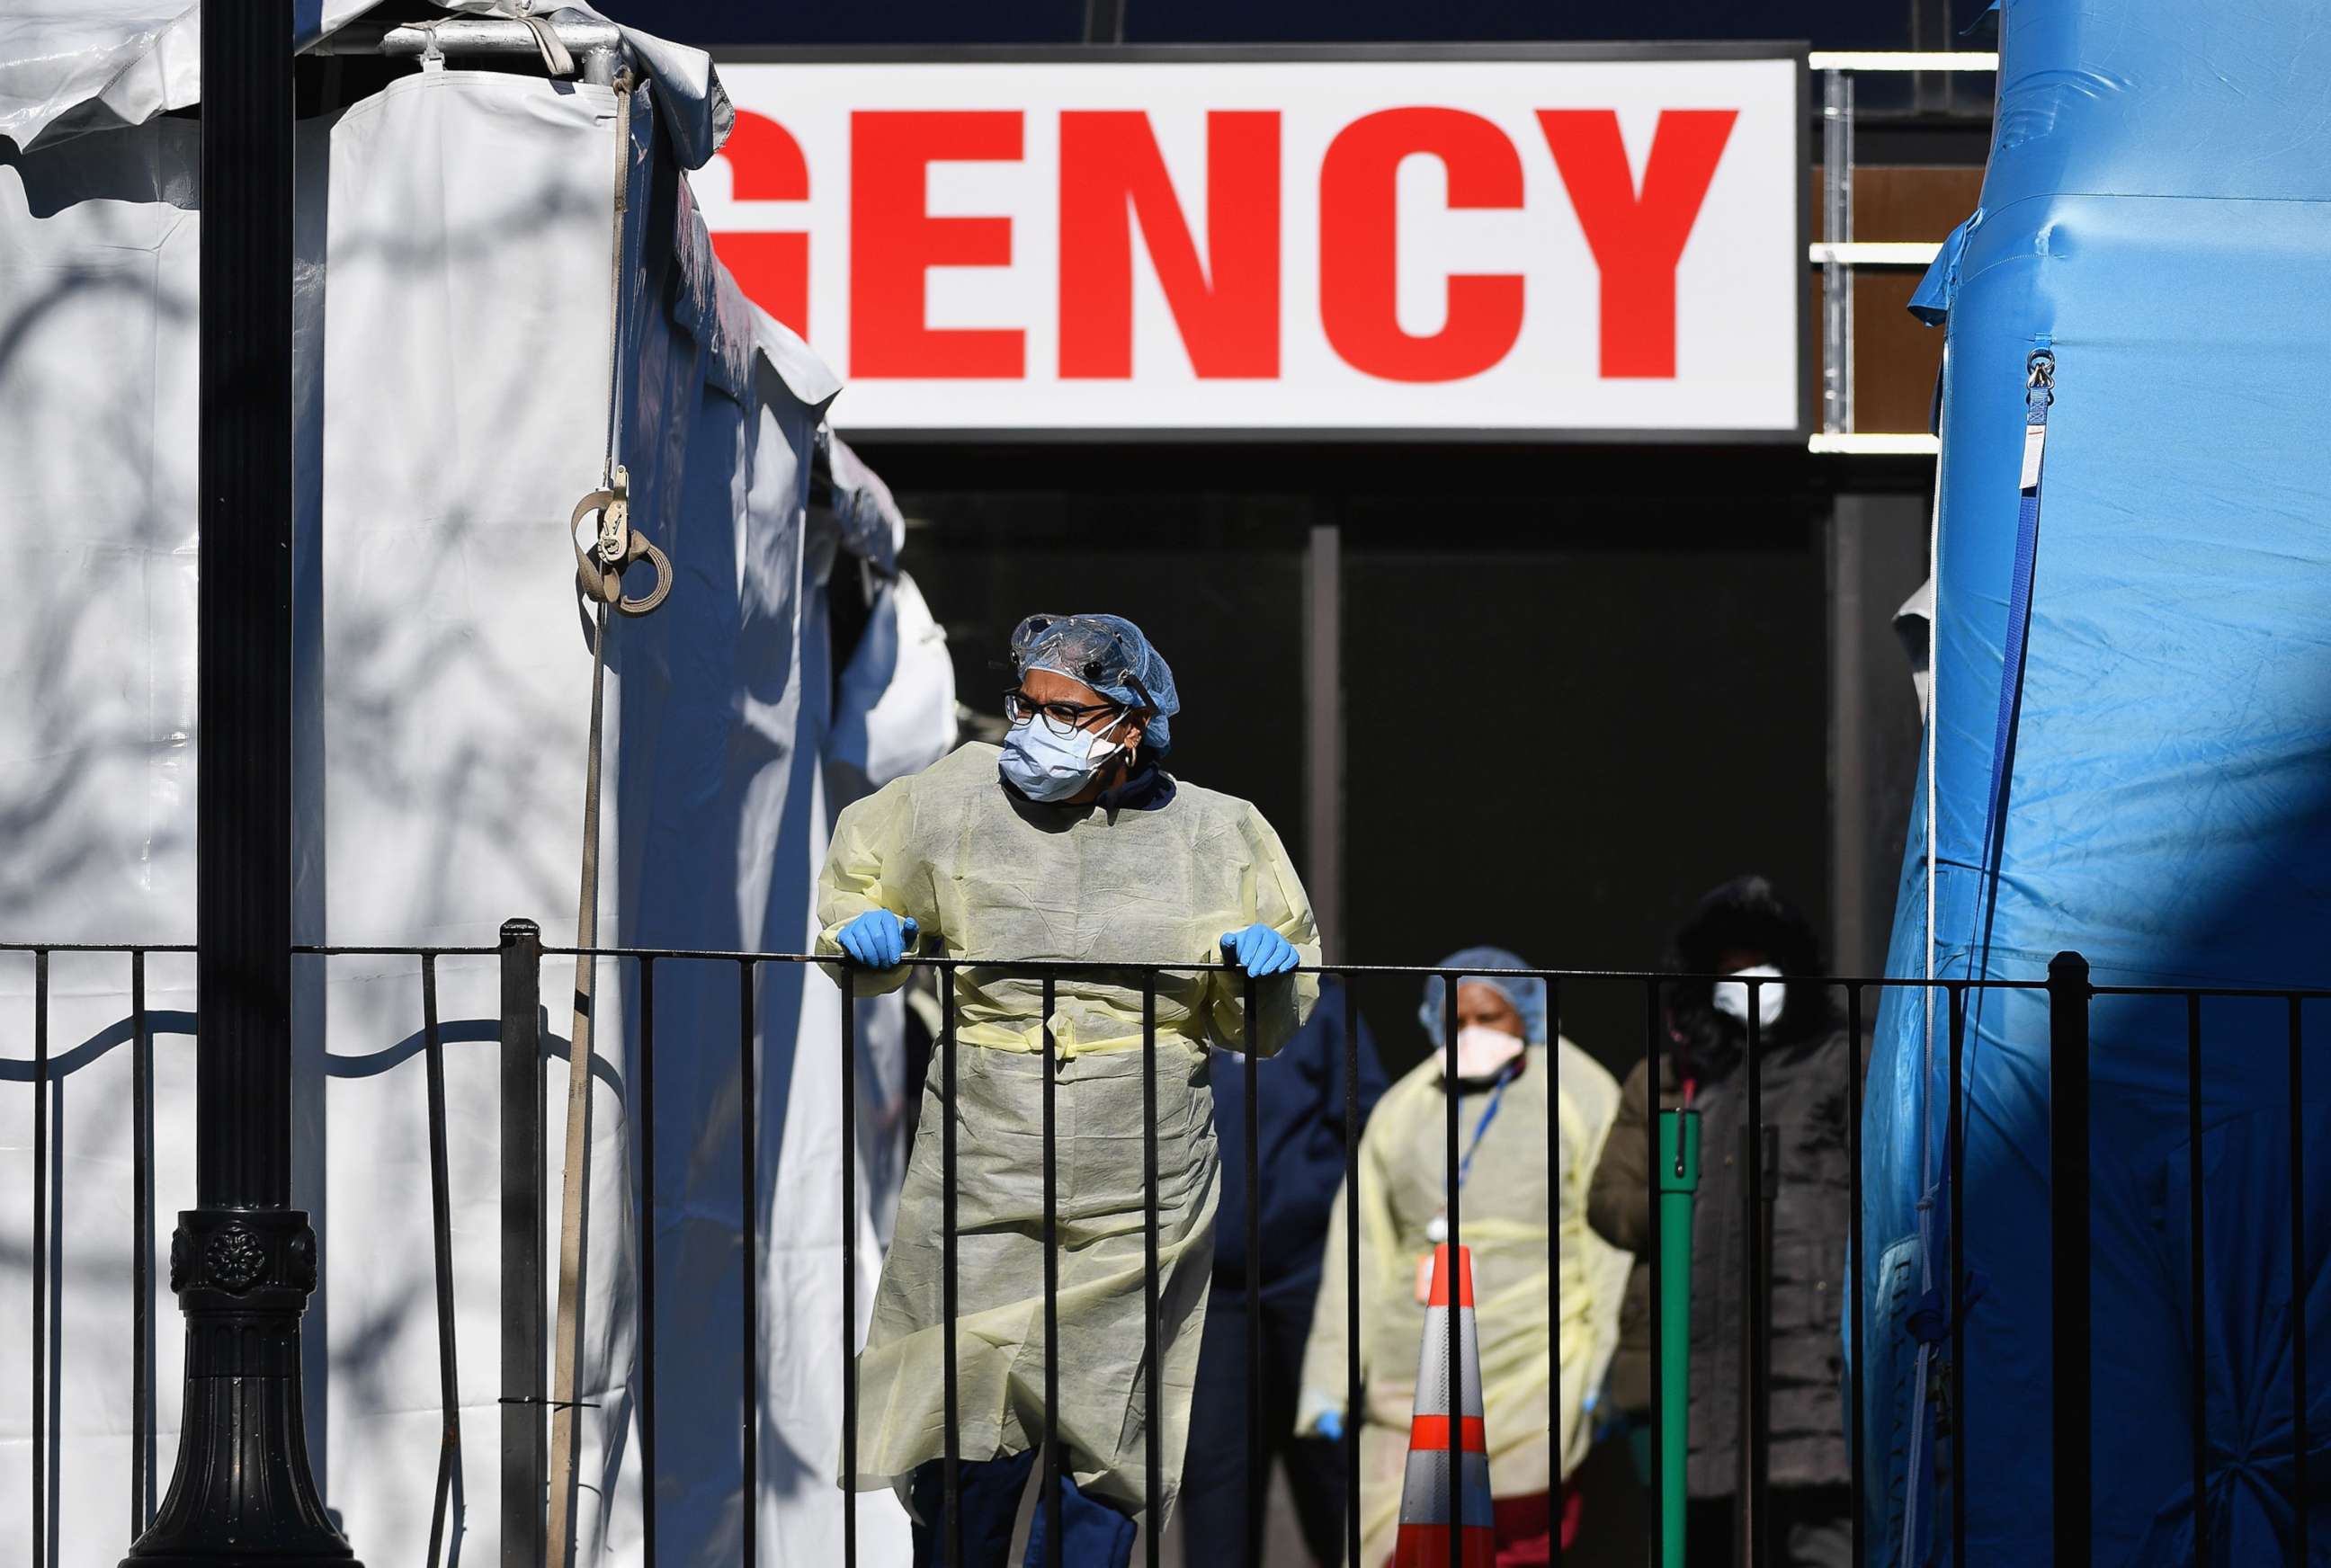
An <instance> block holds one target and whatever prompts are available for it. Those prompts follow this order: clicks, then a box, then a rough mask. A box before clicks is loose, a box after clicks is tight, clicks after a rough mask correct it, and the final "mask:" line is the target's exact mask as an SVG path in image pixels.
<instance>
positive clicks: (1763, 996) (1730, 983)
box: [1716, 964, 1789, 1029]
mask: <svg viewBox="0 0 2331 1568" xmlns="http://www.w3.org/2000/svg"><path fill="white" fill-rule="evenodd" d="M1732 973H1733V974H1736V975H1740V976H1744V977H1746V976H1750V975H1754V976H1755V977H1757V978H1760V979H1764V980H1778V979H1780V977H1781V972H1780V971H1779V970H1778V969H1775V968H1774V967H1773V966H1772V965H1769V964H1755V965H1750V966H1749V967H1747V968H1746V969H1736V970H1734V971H1733V972H1732ZM1788 993H1789V988H1788V987H1787V986H1785V985H1760V986H1758V987H1757V988H1756V1023H1757V1026H1758V1027H1759V1028H1760V1029H1770V1028H1772V1027H1773V1025H1774V1024H1775V1023H1778V1022H1780V1021H1781V1009H1782V1007H1783V1006H1784V1004H1785V1003H1787V1002H1788V999H1789V996H1788ZM1716 1011H1717V1012H1728V1013H1730V1014H1731V1015H1732V1016H1733V1017H1735V1018H1736V1019H1738V1020H1739V1021H1740V1022H1741V1025H1742V1027H1744V1028H1745V1027H1746V1025H1747V1022H1748V987H1747V985H1746V984H1744V982H1743V980H1719V981H1717V983H1716Z"/></svg>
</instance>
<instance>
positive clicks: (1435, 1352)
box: [1392, 1242, 1498, 1568]
mask: <svg viewBox="0 0 2331 1568" xmlns="http://www.w3.org/2000/svg"><path fill="white" fill-rule="evenodd" d="M1449 1297H1450V1291H1449V1246H1448V1243H1446V1242H1443V1243H1441V1245H1440V1246H1438V1247H1435V1248H1434V1249H1433V1250H1432V1297H1431V1298H1430V1299H1429V1301H1428V1302H1427V1304H1426V1306H1425V1308H1424V1345H1423V1348H1422V1351H1420V1352H1419V1354H1418V1356H1417V1363H1416V1411H1415V1414H1414V1415H1413V1417H1411V1419H1410V1421H1409V1428H1408V1474H1407V1476H1406V1477H1405V1478H1404V1479H1403V1482H1402V1486H1401V1492H1400V1539H1399V1541H1398V1542H1397V1543H1396V1544H1394V1547H1393V1553H1392V1561H1393V1568H1449V1561H1450V1558H1449V1532H1450V1531H1451V1530H1452V1529H1453V1530H1456V1531H1457V1533H1458V1535H1459V1541H1458V1551H1459V1555H1458V1557H1457V1561H1458V1562H1459V1563H1462V1564H1463V1565H1464V1568H1491V1565H1492V1564H1493V1563H1496V1562H1497V1558H1498V1532H1497V1524H1496V1520H1495V1517H1494V1516H1493V1513H1492V1509H1491V1506H1490V1502H1489V1443H1488V1441H1487V1440H1486V1438H1485V1436H1484V1433H1483V1430H1482V1425H1481V1343H1480V1340H1479V1338H1478V1337H1476V1336H1475V1335H1474V1332H1473V1259H1472V1254H1471V1253H1470V1252H1469V1251H1468V1250H1466V1249H1464V1248H1462V1247H1460V1248H1458V1249H1457V1291H1456V1297H1457V1303H1456V1305H1457V1343H1458V1352H1459V1354H1460V1358H1461V1360H1460V1364H1461V1366H1462V1367H1463V1369H1464V1374H1465V1383H1464V1387H1463V1389H1462V1390H1460V1391H1457V1392H1458V1398H1457V1399H1456V1400H1455V1401H1453V1402H1454V1403H1457V1404H1458V1405H1459V1406H1460V1411H1459V1413H1460V1416H1461V1417H1462V1419H1461V1420H1460V1421H1458V1423H1457V1446H1458V1449H1459V1450H1460V1452H1459V1454H1458V1456H1457V1457H1458V1460H1459V1465H1460V1476H1459V1484H1458V1486H1457V1487H1456V1488H1455V1491H1456V1495H1457V1497H1459V1498H1460V1499H1461V1502H1462V1510H1461V1514H1458V1515H1457V1516H1452V1512H1453V1511H1452V1509H1451V1506H1450V1493H1451V1487H1450V1485H1449V1420H1450V1409H1449V1407H1450V1405H1451V1403H1452V1400H1451V1397H1450V1396H1451V1389H1450V1387H1449V1306H1450V1301H1449Z"/></svg>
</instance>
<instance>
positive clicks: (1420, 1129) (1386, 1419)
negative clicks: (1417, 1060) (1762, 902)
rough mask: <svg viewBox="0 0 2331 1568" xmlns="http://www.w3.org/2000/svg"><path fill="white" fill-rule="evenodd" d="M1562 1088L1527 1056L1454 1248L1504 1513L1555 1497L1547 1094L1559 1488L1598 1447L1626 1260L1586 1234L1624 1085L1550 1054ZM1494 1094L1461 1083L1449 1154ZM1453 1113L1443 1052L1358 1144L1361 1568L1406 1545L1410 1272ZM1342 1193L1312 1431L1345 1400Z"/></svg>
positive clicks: (1318, 1343)
mask: <svg viewBox="0 0 2331 1568" xmlns="http://www.w3.org/2000/svg"><path fill="white" fill-rule="evenodd" d="M1556 1061H1557V1063H1558V1072H1557V1074H1556V1078H1558V1080H1559V1082H1558V1085H1550V1084H1549V1081H1548V1074H1547V1073H1546V1048H1545V1047H1544V1046H1537V1045H1533V1046H1531V1047H1530V1048H1529V1050H1528V1052H1527V1067H1526V1068H1525V1069H1524V1070H1523V1072H1522V1074H1521V1076H1520V1077H1518V1078H1517V1079H1514V1081H1513V1082H1512V1084H1511V1085H1510V1086H1508V1088H1507V1090H1506V1093H1505V1098H1504V1100H1503V1102H1502V1103H1501V1104H1500V1105H1499V1107H1498V1115H1497V1118H1496V1119H1495V1120H1494V1121H1492V1122H1491V1123H1490V1124H1489V1129H1488V1130H1487V1131H1486V1132H1485V1133H1484V1134H1483V1135H1482V1136H1481V1140H1480V1143H1479V1146H1478V1148H1476V1150H1475V1153H1474V1155H1473V1164H1472V1171H1471V1174H1470V1175H1469V1176H1468V1177H1467V1178H1466V1181H1465V1189H1464V1193H1463V1199H1464V1202H1463V1206H1462V1214H1461V1216H1460V1218H1461V1221H1462V1227H1463V1234H1462V1236H1461V1238H1460V1239H1461V1240H1462V1241H1463V1242H1464V1244H1465V1247H1466V1250H1468V1251H1470V1252H1471V1254H1472V1255H1473V1300H1474V1323H1475V1330H1476V1336H1477V1339H1478V1341H1479V1346H1480V1354H1481V1404H1482V1412H1483V1415H1484V1416H1485V1418H1486V1432H1485V1437H1486V1440H1487V1441H1488V1444H1489V1489H1490V1492H1491V1495H1493V1496H1495V1497H1528V1496H1530V1495H1532V1494H1534V1493H1538V1492H1544V1491H1547V1490H1549V1489H1551V1478H1552V1476H1553V1475H1554V1473H1555V1470H1554V1466H1553V1465H1552V1463H1551V1462H1550V1451H1549V1444H1548V1442H1547V1422H1548V1414H1549V1395H1550V1393H1551V1392H1552V1386H1553V1356H1552V1354H1550V1353H1551V1352H1552V1350H1553V1349H1554V1340H1555V1337H1556V1335H1555V1325H1554V1323H1553V1322H1552V1320H1551V1318H1552V1307H1551V1303H1550V1302H1549V1300H1548V1294H1549V1293H1548V1289H1547V1285H1548V1281H1547V1278H1546V1267H1547V1257H1546V1243H1547V1226H1546V1217H1547V1209H1548V1204H1547V1195H1548V1191H1547V1180H1546V1176H1547V1173H1546V1117H1547V1115H1548V1109H1549V1107H1548V1105H1547V1098H1548V1090H1549V1088H1551V1087H1558V1088H1559V1089H1560V1093H1559V1094H1557V1095H1556V1096H1555V1099H1556V1105H1555V1107H1553V1108H1554V1114H1555V1115H1556V1118H1557V1119H1556V1133H1557V1137H1556V1152H1555V1157H1556V1178H1557V1180H1558V1182H1559V1187H1560V1192H1559V1196H1560V1208H1559V1214H1558V1223H1557V1229H1558V1231H1559V1232H1560V1235H1561V1239H1562V1245H1561V1268H1562V1276H1561V1302H1562V1307H1561V1311H1562V1324H1561V1334H1560V1350H1561V1361H1562V1397H1561V1401H1560V1403H1559V1405H1558V1406H1557V1407H1554V1408H1555V1409H1556V1411H1558V1413H1559V1415H1560V1418H1561V1428H1562V1452H1563V1462H1562V1466H1561V1473H1562V1474H1563V1475H1565V1476H1567V1475H1568V1474H1569V1473H1570V1470H1571V1468H1573V1467H1574V1466H1575V1464H1576V1463H1577V1462H1578V1460H1579V1459H1580V1458H1581V1457H1582V1456H1583V1455H1584V1452H1585V1449H1586V1447H1587V1444H1588V1442H1589V1440H1591V1436H1592V1433H1591V1431H1590V1430H1589V1426H1588V1423H1587V1421H1585V1419H1584V1410H1585V1406H1586V1402H1587V1397H1588V1395H1589V1394H1590V1393H1592V1392H1594V1390H1595V1389H1596V1388H1597V1387H1599V1385H1600V1384H1601V1383H1602V1381H1603V1373H1604V1372H1605V1371H1606V1370H1607V1368H1608V1367H1609V1365H1610V1362H1611V1355H1612V1353H1613V1350H1614V1349H1615V1348H1616V1346H1617V1345H1618V1336H1619V1302H1620V1297H1621V1296H1622V1294H1623V1292H1624V1290H1625V1288H1626V1280H1627V1269H1628V1266H1629V1263H1630V1261H1631V1259H1630V1258H1629V1256H1628V1254H1626V1253H1624V1252H1621V1251H1619V1250H1617V1249H1615V1248H1613V1247H1611V1246H1610V1245H1609V1244H1607V1243H1606V1242H1604V1241H1603V1240H1602V1239H1601V1238H1600V1237H1597V1236H1596V1235H1594V1232H1593V1231H1590V1230H1589V1229H1588V1228H1587V1225H1586V1187H1587V1183H1588V1181H1589V1180H1590V1179H1591V1177H1592V1176H1593V1174H1594V1163H1595V1161H1596V1160H1597V1159H1599V1158H1600V1157H1601V1156H1602V1153H1603V1137H1604V1136H1606V1135H1607V1134H1608V1132H1609V1131H1610V1127H1611V1123H1612V1120H1613V1117H1614V1116H1615V1115H1616V1113H1617V1110H1618V1104H1619V1086H1618V1084H1617V1083H1616V1082H1615V1081H1614V1080H1613V1079H1612V1077H1611V1075H1610V1074H1609V1073H1608V1072H1606V1071H1604V1070H1603V1068H1602V1066H1601V1065H1600V1064H1599V1063H1597V1062H1596V1061H1595V1060H1594V1058H1592V1057H1590V1056H1588V1055H1587V1054H1586V1053H1585V1052H1584V1051H1583V1050H1579V1048H1578V1047H1577V1046H1575V1045H1573V1044H1572V1043H1571V1042H1570V1041H1566V1040H1565V1041H1559V1042H1557V1054H1556ZM1488 1103H1489V1086H1487V1085H1480V1086H1474V1085H1470V1084H1469V1085H1467V1086H1466V1088H1465V1089H1464V1092H1463V1094H1462V1096H1461V1098H1460V1102H1459V1105H1458V1144H1459V1148H1460V1151H1461V1150H1462V1149H1463V1148H1464V1147H1466V1146H1467V1145H1470V1144H1471V1142H1472V1137H1473V1129H1474V1128H1475V1127H1476V1126H1478V1125H1479V1122H1480V1119H1481V1113H1482V1110H1483V1109H1484V1108H1485V1107H1486V1106H1487V1105H1488ZM1447 1116H1448V1098H1447V1096H1446V1094H1445V1093H1444V1091H1443V1088H1442V1079H1441V1058H1440V1055H1439V1053H1437V1052H1436V1053H1435V1054H1434V1055H1432V1056H1431V1057H1428V1058H1427V1059H1426V1060H1424V1061H1423V1062H1422V1064H1421V1065H1420V1066H1418V1067H1417V1068H1416V1069H1414V1070H1413V1071H1411V1072H1410V1073H1409V1074H1408V1075H1407V1076H1405V1077H1404V1078H1403V1079H1401V1080H1400V1081H1399V1082H1398V1083H1395V1084H1394V1085H1393V1087H1392V1088H1390V1089H1389V1090H1388V1091H1386V1093H1385V1095H1384V1098H1383V1099H1382V1100H1381V1101H1379V1102H1378V1103H1377V1106H1376V1108H1375V1114H1374V1115H1373V1116H1371V1117H1369V1118H1368V1126H1367V1131H1366V1132H1365V1134H1363V1135H1362V1136H1361V1139H1360V1155H1359V1179H1360V1187H1359V1204H1360V1225H1359V1230H1360V1267H1359V1288H1360V1381H1361V1387H1362V1392H1363V1397H1364V1400H1365V1409H1364V1410H1363V1411H1361V1412H1360V1419H1359V1420H1358V1421H1351V1420H1350V1418H1349V1416H1348V1413H1347V1414H1346V1425H1347V1427H1351V1428H1354V1429H1356V1430H1355V1435H1356V1438H1357V1440H1358V1441H1359V1445H1360V1531H1361V1535H1360V1561H1361V1562H1362V1563H1383V1562H1384V1561H1385V1560H1386V1559H1388V1558H1389V1557H1390V1556H1391V1555H1392V1551H1393V1544H1394V1538H1395V1537H1396V1536H1397V1535H1398V1533H1399V1522H1400V1495H1401V1486H1402V1481H1403V1475H1404V1471H1405V1468H1406V1465H1407V1457H1408V1438H1409V1418H1410V1417H1411V1415H1412V1414H1413V1411H1414V1409H1415V1403H1416V1364H1417V1356H1418V1353H1419V1351H1420V1349H1421V1347H1422V1340H1423V1334H1424V1308H1423V1307H1422V1305H1421V1304H1420V1303H1419V1302H1418V1301H1417V1299H1416V1278H1417V1262H1418V1260H1419V1259H1421V1258H1422V1257H1424V1256H1425V1255H1426V1254H1428V1253H1430V1252H1431V1250H1432V1241H1431V1240H1430V1239H1429V1237H1428V1235H1427V1231H1426V1227H1427V1226H1429V1225H1430V1224H1431V1223H1432V1221H1433V1219H1434V1218H1435V1217H1436V1216H1438V1215H1440V1214H1441V1212H1442V1209H1443V1202H1444V1188H1443V1185H1442V1180H1441V1173H1442V1170H1443V1168H1444V1167H1445V1165H1446V1164H1447V1162H1448V1122H1447V1119H1446V1118H1447ZM1350 1199H1351V1193H1350V1191H1349V1190H1348V1188H1347V1189H1346V1191H1344V1192H1341V1193H1337V1195H1336V1203H1335V1209H1334V1212H1333V1217H1332V1218H1331V1219H1330V1221H1328V1227H1327V1256H1326V1259H1325V1260H1324V1265H1323V1268H1322V1271H1321V1276H1320V1285H1319V1297H1318V1303H1317V1305H1316V1306H1315V1307H1313V1308H1312V1316H1311V1334H1310V1338H1309V1341H1308V1344H1307V1345H1306V1346H1305V1349H1304V1356H1303V1388H1304V1409H1303V1412H1302V1413H1301V1414H1300V1415H1299V1421H1300V1422H1301V1423H1302V1424H1303V1426H1304V1427H1305V1428H1307V1429H1308V1428H1310V1427H1311V1426H1312V1425H1313V1423H1314V1422H1315V1421H1316V1419H1317V1415H1318V1411H1320V1410H1321V1409H1323V1408H1324V1409H1328V1410H1335V1411H1343V1409H1344V1402H1345V1397H1346V1388H1347V1382H1348V1380H1347V1371H1348V1362H1347V1345H1348V1343H1349V1342H1348V1341H1347V1339H1346V1301H1347V1299H1348V1298H1347V1297H1346V1294H1345V1276H1346V1263H1345V1257H1346V1255H1345V1250H1344V1230H1345V1218H1344V1213H1345V1204H1346V1202H1349V1201H1350Z"/></svg>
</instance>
